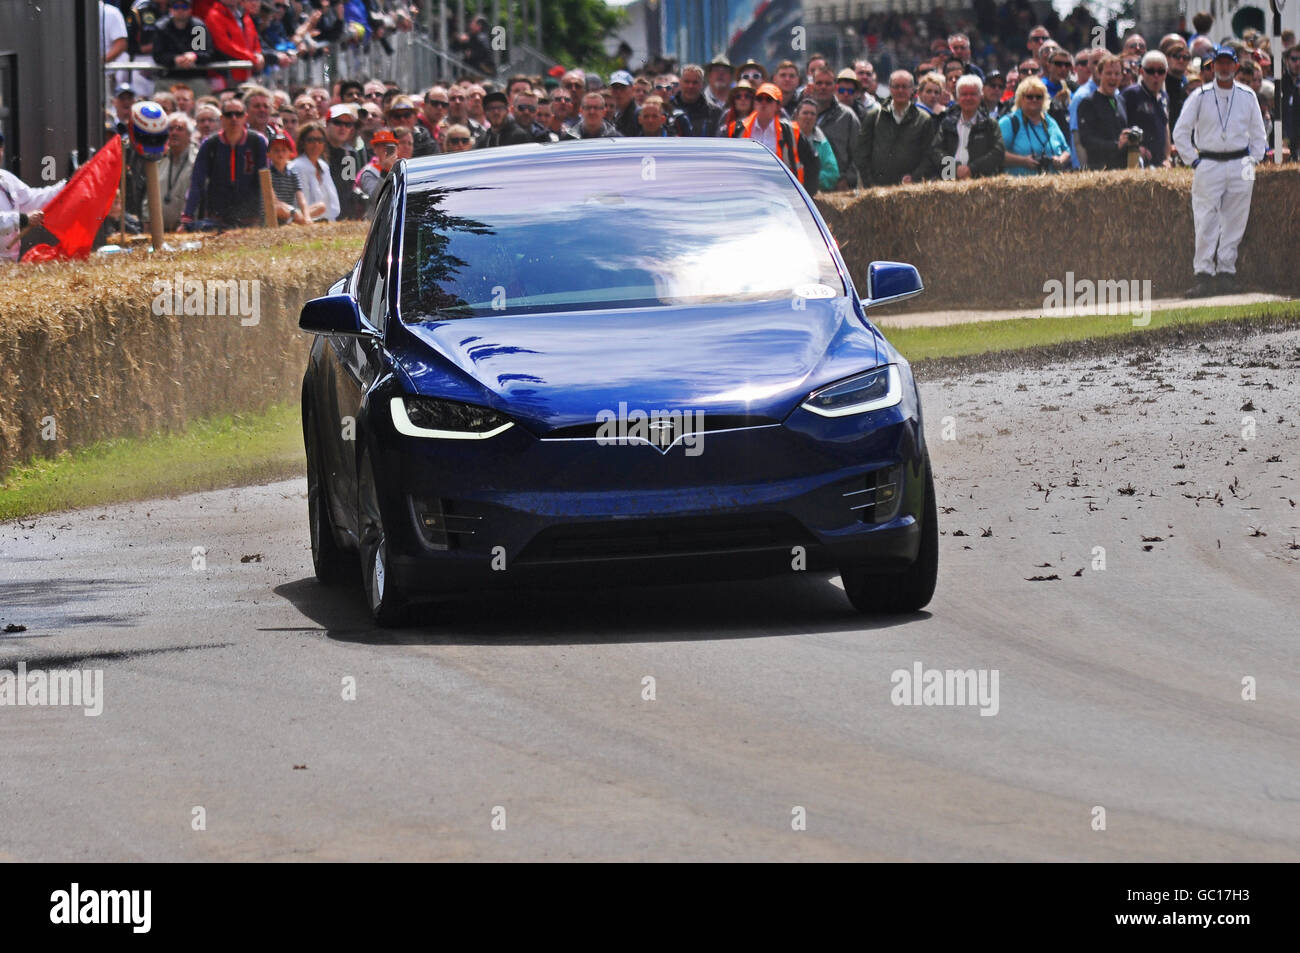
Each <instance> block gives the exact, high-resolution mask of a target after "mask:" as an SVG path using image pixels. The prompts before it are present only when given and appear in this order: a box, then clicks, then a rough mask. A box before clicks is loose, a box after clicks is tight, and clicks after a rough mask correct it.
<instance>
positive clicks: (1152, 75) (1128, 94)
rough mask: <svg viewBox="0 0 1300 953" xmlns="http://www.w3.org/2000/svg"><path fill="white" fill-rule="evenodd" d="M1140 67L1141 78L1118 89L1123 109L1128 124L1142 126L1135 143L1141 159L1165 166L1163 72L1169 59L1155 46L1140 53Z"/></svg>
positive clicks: (1166, 132) (1166, 124)
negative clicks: (1139, 136) (1139, 135)
mask: <svg viewBox="0 0 1300 953" xmlns="http://www.w3.org/2000/svg"><path fill="white" fill-rule="evenodd" d="M1141 69H1142V72H1141V74H1140V75H1141V79H1139V80H1138V81H1137V82H1136V83H1134V84H1133V85H1132V86H1129V87H1127V88H1126V89H1125V90H1124V91H1123V92H1121V93H1120V96H1121V98H1122V101H1123V103H1124V112H1125V113H1126V114H1127V115H1128V120H1129V122H1131V123H1132V124H1133V126H1132V128H1134V129H1141V130H1142V138H1141V140H1140V142H1139V144H1138V150H1139V152H1140V153H1141V155H1142V160H1143V161H1144V162H1145V163H1146V164H1147V165H1148V166H1161V167H1168V166H1169V164H1170V162H1169V113H1168V106H1169V94H1168V93H1166V92H1165V76H1166V74H1168V72H1169V61H1168V60H1166V59H1165V54H1163V53H1161V52H1160V51H1159V50H1151V51H1150V52H1148V53H1147V54H1146V55H1145V56H1144V57H1142V67H1141Z"/></svg>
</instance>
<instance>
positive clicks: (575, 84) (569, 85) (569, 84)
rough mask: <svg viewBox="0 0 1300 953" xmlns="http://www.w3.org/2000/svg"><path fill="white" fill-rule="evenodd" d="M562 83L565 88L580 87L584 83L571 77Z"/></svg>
mask: <svg viewBox="0 0 1300 953" xmlns="http://www.w3.org/2000/svg"><path fill="white" fill-rule="evenodd" d="M563 85H564V88H565V89H582V88H583V86H584V85H585V84H583V83H579V82H578V81H577V80H576V79H573V80H569V82H567V83H565V84H563Z"/></svg>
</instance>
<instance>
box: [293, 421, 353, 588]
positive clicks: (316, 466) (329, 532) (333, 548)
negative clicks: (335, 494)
mask: <svg viewBox="0 0 1300 953" xmlns="http://www.w3.org/2000/svg"><path fill="white" fill-rule="evenodd" d="M303 423H304V426H303V431H304V440H305V441H306V444H307V525H308V527H309V529H310V532H311V564H312V568H313V569H314V570H315V571H316V579H317V580H318V581H319V582H320V583H321V585H323V586H331V587H333V586H340V585H343V584H344V583H346V582H347V581H348V580H350V579H352V578H355V573H356V569H355V564H356V560H355V559H354V558H353V556H352V554H351V553H348V552H347V551H346V550H344V549H342V548H341V547H340V546H339V544H338V541H337V540H336V539H335V537H334V520H333V518H332V517H331V516H330V507H329V497H328V493H329V489H328V487H327V484H326V482H325V479H324V470H323V465H322V464H321V461H320V448H319V447H318V446H317V443H316V436H315V434H313V433H312V424H311V421H310V419H308V420H306V421H304V422H303Z"/></svg>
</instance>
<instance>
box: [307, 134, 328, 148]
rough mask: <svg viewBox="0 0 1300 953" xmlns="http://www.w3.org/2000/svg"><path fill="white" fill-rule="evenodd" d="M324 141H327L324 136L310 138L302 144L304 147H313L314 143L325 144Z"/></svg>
mask: <svg viewBox="0 0 1300 953" xmlns="http://www.w3.org/2000/svg"><path fill="white" fill-rule="evenodd" d="M324 141H325V137H324V136H308V137H307V138H306V139H304V140H303V141H302V144H303V145H304V146H309V145H311V144H312V143H313V142H324Z"/></svg>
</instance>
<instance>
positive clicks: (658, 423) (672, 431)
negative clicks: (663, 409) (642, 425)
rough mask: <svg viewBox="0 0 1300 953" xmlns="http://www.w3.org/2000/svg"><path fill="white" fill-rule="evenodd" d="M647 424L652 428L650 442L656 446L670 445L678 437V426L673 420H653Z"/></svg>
mask: <svg viewBox="0 0 1300 953" xmlns="http://www.w3.org/2000/svg"><path fill="white" fill-rule="evenodd" d="M646 426H647V427H648V429H649V430H650V442H651V443H652V444H654V445H655V446H656V447H670V446H672V443H673V441H674V440H676V439H677V427H676V425H675V424H674V423H673V422H672V421H671V420H652V421H650V423H649V424H647V425H646Z"/></svg>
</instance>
